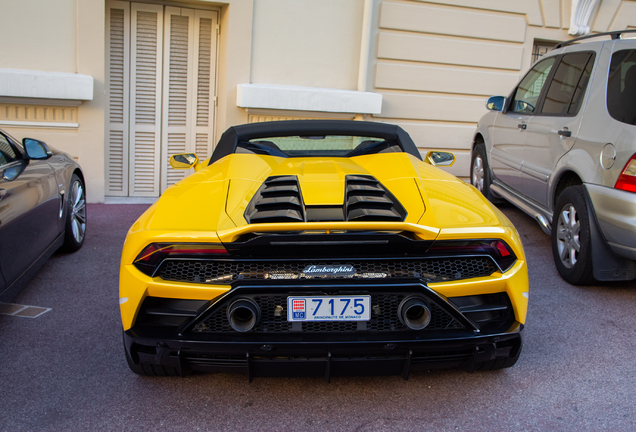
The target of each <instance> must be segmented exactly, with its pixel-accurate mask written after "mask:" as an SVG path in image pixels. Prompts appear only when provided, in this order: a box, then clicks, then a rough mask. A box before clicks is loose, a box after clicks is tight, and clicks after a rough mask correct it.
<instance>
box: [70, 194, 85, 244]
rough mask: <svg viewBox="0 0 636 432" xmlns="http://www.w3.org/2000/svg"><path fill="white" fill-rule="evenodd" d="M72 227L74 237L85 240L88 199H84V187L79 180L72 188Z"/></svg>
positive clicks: (76, 239)
mask: <svg viewBox="0 0 636 432" xmlns="http://www.w3.org/2000/svg"><path fill="white" fill-rule="evenodd" d="M69 199H70V200H71V205H72V208H71V229H72V231H73V238H74V239H75V241H76V242H77V243H81V242H82V240H84V234H85V233H86V201H85V199H84V187H83V186H82V184H81V183H80V182H79V181H76V182H75V183H73V187H72V189H71V196H70V197H69Z"/></svg>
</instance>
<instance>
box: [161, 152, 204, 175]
mask: <svg viewBox="0 0 636 432" xmlns="http://www.w3.org/2000/svg"><path fill="white" fill-rule="evenodd" d="M169 162H170V166H171V167H172V168H174V169H190V168H192V167H194V170H195V171H198V170H199V169H200V165H201V164H200V163H199V158H198V157H197V155H196V154H194V153H177V154H175V155H172V156H170V160H169Z"/></svg>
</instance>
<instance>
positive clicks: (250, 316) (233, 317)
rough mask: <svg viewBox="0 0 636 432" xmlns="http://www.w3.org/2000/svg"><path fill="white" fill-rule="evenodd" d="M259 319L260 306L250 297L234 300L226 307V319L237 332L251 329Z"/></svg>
mask: <svg viewBox="0 0 636 432" xmlns="http://www.w3.org/2000/svg"><path fill="white" fill-rule="evenodd" d="M260 319H261V308H259V307H258V305H257V304H256V302H255V301H254V300H251V299H247V298H243V299H238V300H235V301H234V302H233V303H232V304H231V305H230V307H228V308H227V320H228V321H229V323H230V326H231V327H232V328H233V329H234V330H236V331H237V332H247V331H250V330H252V329H253V328H254V327H255V326H256V324H258V322H259V321H260Z"/></svg>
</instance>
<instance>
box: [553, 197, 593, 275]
mask: <svg viewBox="0 0 636 432" xmlns="http://www.w3.org/2000/svg"><path fill="white" fill-rule="evenodd" d="M554 208H555V209H556V212H555V213H554V222H553V227H552V255H553V256H554V263H555V265H556V268H557V270H558V271H559V274H560V275H561V277H562V278H563V279H564V280H565V281H566V282H569V283H571V284H572V285H587V284H590V283H592V282H593V281H594V276H593V274H592V265H593V264H592V250H591V247H590V221H589V219H588V217H587V203H586V200H585V190H584V189H583V186H570V187H568V188H567V189H565V190H564V191H563V192H562V193H561V195H559V198H558V199H557V202H556V206H555V207H554Z"/></svg>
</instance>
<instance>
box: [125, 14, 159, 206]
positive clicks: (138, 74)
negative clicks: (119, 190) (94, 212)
mask: <svg viewBox="0 0 636 432" xmlns="http://www.w3.org/2000/svg"><path fill="white" fill-rule="evenodd" d="M131 39H132V40H131V44H130V45H131V47H130V50H131V54H130V55H131V67H130V112H131V116H130V135H129V140H130V154H129V157H130V161H131V164H130V165H131V168H130V175H129V190H128V194H129V196H153V197H154V196H159V163H160V152H159V150H160V148H161V146H160V143H161V73H162V70H161V66H162V54H163V53H162V40H163V6H159V5H151V4H137V3H132V4H131Z"/></svg>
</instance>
